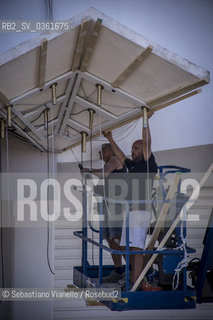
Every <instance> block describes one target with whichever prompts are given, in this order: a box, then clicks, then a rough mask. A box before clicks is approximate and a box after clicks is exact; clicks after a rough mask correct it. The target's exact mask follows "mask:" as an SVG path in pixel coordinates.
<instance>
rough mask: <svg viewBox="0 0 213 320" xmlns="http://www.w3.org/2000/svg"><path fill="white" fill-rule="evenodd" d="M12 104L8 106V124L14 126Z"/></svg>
mask: <svg viewBox="0 0 213 320" xmlns="http://www.w3.org/2000/svg"><path fill="white" fill-rule="evenodd" d="M11 108H12V107H11V105H9V106H7V126H8V127H12V117H11V115H12V112H11Z"/></svg>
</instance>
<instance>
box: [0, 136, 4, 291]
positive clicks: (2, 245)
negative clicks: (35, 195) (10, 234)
mask: <svg viewBox="0 0 213 320" xmlns="http://www.w3.org/2000/svg"><path fill="white" fill-rule="evenodd" d="M0 175H1V176H0V186H1V191H0V197H1V198H0V201H1V226H0V229H1V278H2V288H4V287H5V283H4V278H5V276H4V235H3V201H2V200H3V199H2V198H3V197H2V194H3V192H2V190H3V185H2V139H0Z"/></svg>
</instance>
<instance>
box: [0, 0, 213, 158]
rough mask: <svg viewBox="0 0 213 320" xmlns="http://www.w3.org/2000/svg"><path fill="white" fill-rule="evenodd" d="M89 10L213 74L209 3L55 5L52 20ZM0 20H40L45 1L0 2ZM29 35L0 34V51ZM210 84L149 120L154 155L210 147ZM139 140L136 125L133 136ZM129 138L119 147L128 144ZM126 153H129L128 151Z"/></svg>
mask: <svg viewBox="0 0 213 320" xmlns="http://www.w3.org/2000/svg"><path fill="white" fill-rule="evenodd" d="M90 6H93V7H95V8H97V9H98V10H100V11H102V12H103V13H105V14H106V15H108V16H110V17H112V18H114V19H116V20H117V21H119V22H121V23H122V24H124V25H126V26H127V27H128V28H131V29H133V30H135V31H137V32H138V33H140V34H142V35H144V36H145V37H147V38H150V39H151V40H153V41H156V42H158V43H159V44H161V45H162V46H164V47H166V48H168V49H169V50H171V51H174V52H176V53H178V54H180V55H182V56H183V57H184V58H187V59H189V60H190V61H192V62H194V63H196V64H198V65H201V66H203V67H205V68H207V69H208V70H209V71H210V72H212V71H213V56H212V50H213V42H212V39H213V19H212V12H213V2H212V1H211V0H202V1H200V0H187V1H179V0H173V1H170V0H116V1H113V0H102V1H99V0H81V1H70V0H55V1H53V17H54V19H55V20H65V19H69V18H71V17H72V16H74V15H76V14H77V13H79V12H80V11H83V10H86V9H87V8H88V7H90ZM0 18H1V19H19V20H20V19H21V20H22V19H28V20H31V19H33V20H42V19H44V18H45V8H44V1H41V0H39V1H28V0H19V1H16V0H10V1H1V4H0ZM30 37H33V35H32V34H30V33H22V34H17V33H16V34H14V33H1V34H0V40H1V48H0V52H3V51H6V50H7V49H9V48H11V47H12V46H15V45H16V44H18V43H20V42H22V41H23V40H24V39H25V40H26V39H28V38H30ZM212 86H213V85H212V84H209V85H207V86H205V87H204V88H203V89H202V90H203V92H202V93H201V94H199V95H196V96H194V97H191V98H189V99H188V100H186V101H183V102H180V103H178V104H176V105H173V106H170V107H169V108H166V109H164V110H161V111H159V112H157V114H155V115H154V116H153V119H152V120H151V127H152V138H153V139H152V140H153V150H154V151H160V150H167V149H175V148H182V147H189V146H196V145H204V144H210V143H212V142H213V130H212V124H211V119H212V118H213V108H212V97H213V93H212V92H213V87H212ZM139 135H140V126H138V127H137V129H136V136H137V137H138V136H139ZM133 139H134V138H133V137H132V136H131V137H130V139H128V140H127V142H126V140H125V143H123V144H121V146H122V147H124V148H125V147H126V145H128V148H129V146H130V145H131V143H132V141H133ZM125 152H128V151H127V150H126V151H125Z"/></svg>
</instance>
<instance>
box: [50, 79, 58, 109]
mask: <svg viewBox="0 0 213 320" xmlns="http://www.w3.org/2000/svg"><path fill="white" fill-rule="evenodd" d="M56 86H57V83H56V82H55V83H53V84H52V85H51V86H50V88H51V89H52V104H53V105H56V103H57V98H56Z"/></svg>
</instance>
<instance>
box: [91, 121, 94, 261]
mask: <svg viewBox="0 0 213 320" xmlns="http://www.w3.org/2000/svg"><path fill="white" fill-rule="evenodd" d="M92 128H93V124H92V125H91V129H90V170H91V171H92V151H93V150H92ZM91 192H92V191H91ZM91 202H92V199H91ZM91 204H92V203H91ZM91 210H92V206H91ZM92 240H93V241H94V232H93V229H92ZM92 263H93V265H95V262H94V244H93V243H92Z"/></svg>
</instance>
